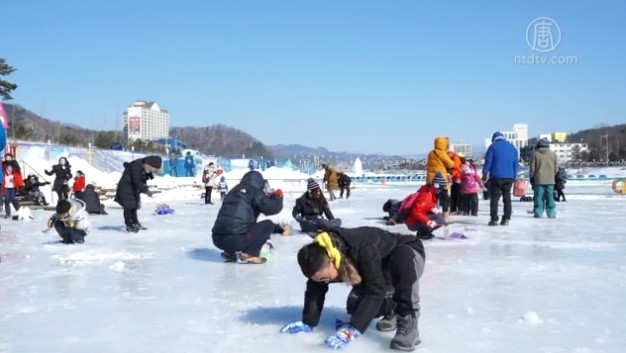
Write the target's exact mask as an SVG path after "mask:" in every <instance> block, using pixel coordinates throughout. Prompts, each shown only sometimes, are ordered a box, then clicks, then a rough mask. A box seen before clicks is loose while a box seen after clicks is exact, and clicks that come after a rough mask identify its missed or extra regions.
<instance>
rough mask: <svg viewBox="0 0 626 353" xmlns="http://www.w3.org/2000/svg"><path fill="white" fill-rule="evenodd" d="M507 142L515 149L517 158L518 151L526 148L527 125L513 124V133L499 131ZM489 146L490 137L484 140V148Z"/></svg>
mask: <svg viewBox="0 0 626 353" xmlns="http://www.w3.org/2000/svg"><path fill="white" fill-rule="evenodd" d="M501 132H502V135H504V137H505V138H506V140H507V141H509V142H510V143H512V144H513V146H515V148H516V149H517V155H518V157H519V154H520V150H521V149H522V148H524V147H526V146H528V124H514V125H513V131H501ZM489 146H491V137H489V138H487V139H485V148H489Z"/></svg>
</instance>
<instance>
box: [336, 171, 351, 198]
mask: <svg viewBox="0 0 626 353" xmlns="http://www.w3.org/2000/svg"><path fill="white" fill-rule="evenodd" d="M337 182H338V183H339V198H340V199H343V192H344V190H345V191H346V199H349V198H350V184H352V179H350V177H349V176H348V175H347V174H346V173H341V172H339V173H337Z"/></svg>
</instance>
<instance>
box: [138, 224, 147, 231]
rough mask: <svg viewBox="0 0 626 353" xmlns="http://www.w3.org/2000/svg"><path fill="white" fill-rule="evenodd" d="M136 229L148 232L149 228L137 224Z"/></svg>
mask: <svg viewBox="0 0 626 353" xmlns="http://www.w3.org/2000/svg"><path fill="white" fill-rule="evenodd" d="M135 228H137V230H147V229H148V228H146V227H144V226H143V225H141V223H135Z"/></svg>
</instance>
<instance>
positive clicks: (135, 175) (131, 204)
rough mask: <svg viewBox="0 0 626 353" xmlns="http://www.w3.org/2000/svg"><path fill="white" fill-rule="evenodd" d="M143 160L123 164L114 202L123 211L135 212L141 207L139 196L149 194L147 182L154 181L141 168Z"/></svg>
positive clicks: (150, 174) (149, 174)
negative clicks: (122, 171)
mask: <svg viewBox="0 0 626 353" xmlns="http://www.w3.org/2000/svg"><path fill="white" fill-rule="evenodd" d="M143 164H144V158H139V159H135V160H134V161H132V162H130V163H128V162H125V163H124V173H122V177H121V178H120V181H119V182H118V183H117V192H116V193H115V202H117V203H119V204H120V206H122V207H123V208H124V209H129V210H136V209H139V208H140V207H141V199H140V196H139V195H140V194H141V193H144V194H150V191H149V190H148V184H147V182H148V180H149V179H154V175H152V173H150V172H146V169H145V168H144V167H143Z"/></svg>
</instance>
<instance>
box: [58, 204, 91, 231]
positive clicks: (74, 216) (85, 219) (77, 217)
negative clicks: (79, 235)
mask: <svg viewBox="0 0 626 353" xmlns="http://www.w3.org/2000/svg"><path fill="white" fill-rule="evenodd" d="M69 201H70V203H71V204H72V208H70V212H69V217H67V218H60V220H62V221H63V222H65V224H66V225H69V223H70V222H69V221H73V222H74V224H75V226H74V228H76V229H80V230H83V231H85V233H89V227H90V225H91V223H90V222H89V214H87V212H86V211H85V203H84V202H83V200H79V199H70V200H69ZM55 216H57V217H59V215H58V214H56V215H55Z"/></svg>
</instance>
